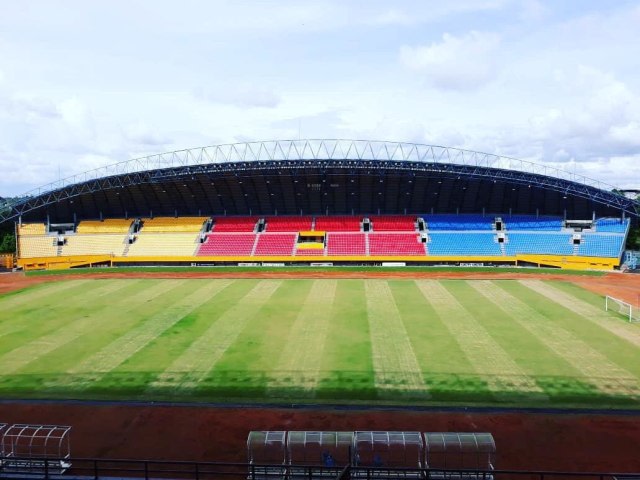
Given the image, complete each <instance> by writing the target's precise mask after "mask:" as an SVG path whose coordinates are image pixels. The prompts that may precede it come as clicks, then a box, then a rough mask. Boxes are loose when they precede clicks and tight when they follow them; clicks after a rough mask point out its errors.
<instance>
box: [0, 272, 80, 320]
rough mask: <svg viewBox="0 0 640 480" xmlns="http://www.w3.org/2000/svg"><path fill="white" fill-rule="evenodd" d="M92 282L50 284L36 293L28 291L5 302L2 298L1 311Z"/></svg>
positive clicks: (68, 281)
mask: <svg viewBox="0 0 640 480" xmlns="http://www.w3.org/2000/svg"><path fill="white" fill-rule="evenodd" d="M90 281H92V280H90V279H85V280H66V281H64V282H58V283H50V284H46V285H44V286H43V287H42V288H40V289H38V290H35V291H30V290H26V291H24V292H20V293H17V294H16V295H14V296H11V297H9V298H6V299H4V300H3V299H1V298H0V311H3V312H8V311H9V309H10V308H15V307H19V306H20V305H23V304H26V303H29V302H33V301H34V300H40V299H42V298H44V297H48V296H49V295H54V294H57V293H61V292H64V291H65V290H69V289H70V288H73V287H77V286H78V285H83V284H85V283H88V282H90Z"/></svg>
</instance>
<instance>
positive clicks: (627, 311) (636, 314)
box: [604, 295, 640, 322]
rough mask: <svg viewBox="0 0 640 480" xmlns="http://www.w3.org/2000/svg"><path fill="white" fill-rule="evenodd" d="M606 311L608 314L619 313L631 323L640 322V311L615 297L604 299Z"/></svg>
mask: <svg viewBox="0 0 640 480" xmlns="http://www.w3.org/2000/svg"><path fill="white" fill-rule="evenodd" d="M604 309H605V310H606V311H607V312H610V311H613V312H616V313H619V314H620V315H622V316H624V317H625V318H627V319H629V321H630V322H640V311H639V310H638V309H637V308H633V305H631V304H630V303H627V302H623V301H622V300H619V299H617V298H614V297H610V296H609V295H607V296H606V297H605V298H604Z"/></svg>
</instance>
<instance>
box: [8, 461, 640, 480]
mask: <svg viewBox="0 0 640 480" xmlns="http://www.w3.org/2000/svg"><path fill="white" fill-rule="evenodd" d="M13 460H14V462H13V463H7V462H6V461H5V462H1V463H0V479H23V480H24V479H49V478H51V479H62V478H68V479H96V480H98V479H106V478H144V479H184V480H200V479H202V480H210V479H211V480H213V479H247V480H271V479H273V480H277V479H282V480H303V479H331V478H333V479H345V480H346V479H360V480H365V479H366V480H369V479H371V480H373V479H376V480H384V479H401V478H407V479H425V480H429V479H433V480H494V479H495V480H507V479H514V480H565V479H566V480H572V479H584V480H615V479H620V480H632V479H634V480H637V479H640V473H635V474H634V473H612V472H561V471H534V470H529V471H525V470H440V469H438V470H436V469H403V468H373V467H356V466H353V465H347V466H346V467H325V466H322V465H302V466H298V465H274V464H271V465H266V464H265V465H251V464H247V463H223V462H179V461H154V460H113V459H96V458H74V459H71V460H69V459H61V461H63V460H64V461H65V462H66V461H70V463H71V464H72V467H71V468H70V469H68V470H67V471H66V472H65V474H64V475H60V473H59V471H58V470H57V469H56V468H51V465H52V463H51V462H52V459H50V458H49V459H46V460H47V461H44V460H43V462H42V464H41V465H42V468H41V469H34V468H30V469H25V468H21V467H20V462H19V461H20V459H19V458H14V459H13ZM29 460H30V461H32V460H33V459H32V458H31V459H29Z"/></svg>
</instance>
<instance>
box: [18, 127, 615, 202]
mask: <svg viewBox="0 0 640 480" xmlns="http://www.w3.org/2000/svg"><path fill="white" fill-rule="evenodd" d="M293 159H295V160H372V161H380V162H382V161H405V162H424V163H435V164H459V165H467V166H475V167H484V168H500V169H506V170H516V171H520V172H525V173H531V174H538V175H545V176H552V177H555V178H560V179H563V180H568V181H572V182H576V183H580V184H582V185H587V186H589V187H595V188H598V189H601V190H612V189H613V188H614V187H613V186H612V185H609V184H607V183H604V182H600V181H598V180H595V179H592V178H589V177H586V176H584V175H579V174H576V173H573V172H568V171H566V170H562V169H560V168H556V167H553V166H549V165H544V164H538V163H535V162H531V161H527V160H520V159H517V158H511V157H505V156H501V155H494V154H490V153H484V152H476V151H472V150H464V149H459V148H453V147H444V146H439V145H423V144H416V143H407V142H385V141H369V140H347V139H329V140H324V139H309V140H274V141H266V142H247V143H234V144H226V145H213V146H208V147H199V148H190V149H184V150H176V151H173V152H165V153H160V154H155V155H149V156H147V157H141V158H134V159H131V160H126V161H122V162H118V163H114V164H110V165H105V166H103V167H99V168H96V169H93V170H89V171H86V172H82V173H79V174H76V175H72V176H69V177H66V178H63V179H60V180H57V181H55V182H52V183H49V184H47V185H43V186H41V187H38V188H35V189H33V190H30V191H28V192H26V193H24V194H23V195H21V196H20V197H19V198H18V200H17V202H20V201H22V200H24V198H28V197H35V196H38V195H42V194H44V193H47V192H51V191H54V190H59V189H62V188H64V187H67V186H69V185H73V184H76V183H82V182H87V181H90V180H96V179H99V178H103V177H107V176H112V175H123V174H128V173H134V172H142V171H146V170H155V169H162V168H175V167H185V166H195V165H203V164H208V163H234V162H264V161H271V162H272V161H288V160H293ZM13 203H15V201H14V202H13ZM13 203H9V204H8V206H12V204H13Z"/></svg>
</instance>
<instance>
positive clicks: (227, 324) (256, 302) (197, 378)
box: [149, 280, 282, 388]
mask: <svg viewBox="0 0 640 480" xmlns="http://www.w3.org/2000/svg"><path fill="white" fill-rule="evenodd" d="M281 284H282V281H281V280H262V281H261V282H260V283H258V284H257V285H256V286H255V287H253V288H252V289H251V291H249V293H247V294H246V295H245V296H244V297H242V298H241V299H240V300H238V302H237V303H236V304H235V305H234V306H233V307H231V308H230V309H229V310H227V311H226V312H224V313H223V314H222V315H221V316H220V317H219V318H218V320H216V321H214V322H213V323H212V324H211V326H210V327H209V328H208V329H207V330H206V331H205V332H204V333H202V334H201V335H200V336H199V337H198V338H197V339H196V340H195V341H194V342H193V343H192V344H191V345H190V346H189V348H187V349H186V350H185V351H184V352H183V353H182V355H180V356H179V357H178V358H176V359H175V360H174V361H173V363H172V364H171V365H169V367H167V368H166V370H165V371H164V372H163V373H162V374H160V375H159V377H158V379H157V380H156V381H155V382H153V383H151V384H150V386H149V387H150V388H154V387H181V388H183V387H186V388H192V387H194V386H196V385H197V384H198V383H199V382H201V381H202V380H203V379H204V378H205V377H206V376H207V374H208V373H209V372H210V371H211V370H212V369H213V367H214V366H215V365H216V363H217V362H218V361H219V360H220V358H222V356H223V355H224V353H225V352H226V351H227V349H228V348H229V347H230V346H231V345H232V344H233V343H234V342H235V341H236V340H237V339H238V336H239V335H240V333H242V330H244V328H245V326H246V325H247V323H248V322H249V321H250V320H251V319H253V318H254V317H255V315H256V314H257V313H258V311H259V310H260V308H262V306H263V305H265V304H266V303H267V302H268V301H269V299H270V298H271V296H272V295H273V294H274V292H275V291H276V290H277V289H278V287H280V285H281ZM176 373H177V374H179V375H177V377H178V378H176ZM185 374H187V375H185Z"/></svg>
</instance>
